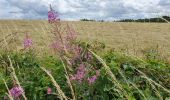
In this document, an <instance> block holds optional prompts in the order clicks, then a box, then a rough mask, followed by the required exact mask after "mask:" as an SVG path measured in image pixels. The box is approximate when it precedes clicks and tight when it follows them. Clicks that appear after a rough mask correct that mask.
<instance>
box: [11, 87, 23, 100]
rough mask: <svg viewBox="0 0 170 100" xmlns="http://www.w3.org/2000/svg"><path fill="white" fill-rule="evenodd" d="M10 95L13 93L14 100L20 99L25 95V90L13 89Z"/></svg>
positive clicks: (20, 88)
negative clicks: (15, 99)
mask: <svg viewBox="0 0 170 100" xmlns="http://www.w3.org/2000/svg"><path fill="white" fill-rule="evenodd" d="M10 93H11V95H12V97H13V98H18V97H20V96H21V95H22V94H23V93H24V90H23V88H22V87H20V86H16V87H13V88H12V89H11V90H10Z"/></svg>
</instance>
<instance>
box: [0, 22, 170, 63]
mask: <svg viewBox="0 0 170 100" xmlns="http://www.w3.org/2000/svg"><path fill="white" fill-rule="evenodd" d="M62 23H63V24H69V25H70V26H72V27H73V28H74V29H75V30H76V32H77V33H76V34H77V35H78V37H79V39H80V40H82V41H86V42H92V41H99V42H102V43H104V44H105V45H106V47H107V48H109V49H111V48H112V49H115V50H116V51H117V50H118V51H124V52H125V53H128V54H132V55H136V56H140V57H142V56H143V51H147V50H149V49H158V51H159V53H160V54H161V56H162V58H166V59H167V60H168V61H170V58H169V55H170V51H169V50H170V35H169V32H170V24H169V23H135V22H129V23H121V22H81V21H67V22H62ZM15 32H17V38H18V39H17V40H18V42H17V43H18V44H17V46H18V49H20V47H22V41H23V37H24V34H23V33H24V32H28V33H29V34H30V35H31V37H32V38H33V39H34V41H35V42H36V47H37V48H38V47H40V48H41V47H43V46H45V45H44V44H43V42H45V43H46V44H47V45H49V43H50V40H52V35H51V34H49V33H50V24H49V23H48V22H47V21H45V20H30V21H29V20H27V21H26V20H1V21H0V33H1V37H0V39H2V38H3V37H5V36H7V35H8V34H10V33H15Z"/></svg>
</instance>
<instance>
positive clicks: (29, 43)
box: [23, 33, 33, 49]
mask: <svg viewBox="0 0 170 100" xmlns="http://www.w3.org/2000/svg"><path fill="white" fill-rule="evenodd" d="M23 44H24V48H25V49H26V48H30V47H31V46H32V45H33V42H32V39H31V38H29V36H28V33H26V34H25V39H24V43H23Z"/></svg>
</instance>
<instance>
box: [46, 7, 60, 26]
mask: <svg viewBox="0 0 170 100" xmlns="http://www.w3.org/2000/svg"><path fill="white" fill-rule="evenodd" d="M56 20H60V19H59V17H58V13H57V12H55V10H53V9H52V7H51V5H50V11H48V22H49V23H54V22H55V21H56Z"/></svg>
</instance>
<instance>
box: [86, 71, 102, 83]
mask: <svg viewBox="0 0 170 100" xmlns="http://www.w3.org/2000/svg"><path fill="white" fill-rule="evenodd" d="M99 75H100V71H99V70H96V75H93V76H92V77H88V78H87V81H88V83H89V85H91V84H93V83H94V82H95V81H96V80H97V77H99Z"/></svg>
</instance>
